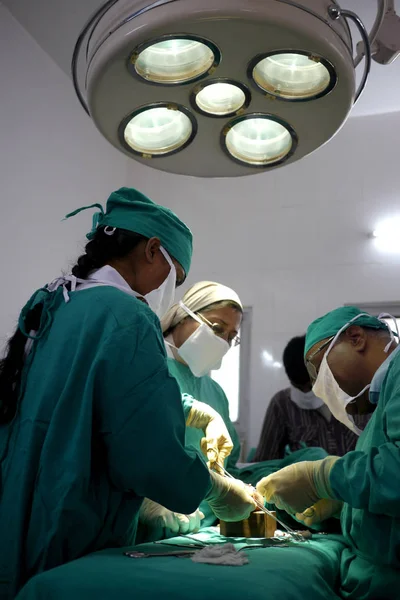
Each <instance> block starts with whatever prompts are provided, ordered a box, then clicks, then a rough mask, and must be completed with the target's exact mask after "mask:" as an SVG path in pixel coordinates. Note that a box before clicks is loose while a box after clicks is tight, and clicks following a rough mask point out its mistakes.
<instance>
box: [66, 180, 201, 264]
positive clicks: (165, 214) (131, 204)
mask: <svg viewBox="0 0 400 600" xmlns="http://www.w3.org/2000/svg"><path fill="white" fill-rule="evenodd" d="M88 208H98V209H99V211H100V212H97V213H95V214H94V215H93V224H92V230H91V231H90V233H88V234H87V236H86V237H87V238H88V239H89V240H90V239H92V238H93V236H94V234H95V233H96V231H97V228H98V227H107V226H108V227H118V228H119V229H127V230H128V231H132V232H134V233H139V234H140V235H143V236H144V237H146V238H152V237H157V238H159V239H160V241H161V244H162V246H163V247H164V248H165V249H166V250H167V252H168V254H170V256H172V257H173V258H175V260H177V261H178V263H179V264H180V265H182V267H183V268H184V269H185V273H186V275H187V274H188V273H189V270H190V264H191V261H192V253H193V246H192V239H193V238H192V233H191V231H190V229H189V228H188V227H187V226H186V225H185V223H183V222H182V221H181V220H180V219H178V217H177V216H176V215H175V213H173V212H172V211H171V210H169V208H165V206H160V205H159V204H155V203H154V202H153V201H152V200H150V199H149V198H147V197H146V196H145V195H144V194H141V193H140V192H138V191H137V190H135V189H133V188H125V187H124V188H121V189H119V190H117V191H116V192H113V193H112V194H111V196H110V197H109V199H108V200H107V208H106V211H105V212H104V209H103V207H102V206H101V204H91V205H90V206H82V208H78V209H77V210H74V212H72V213H69V214H68V215H67V216H66V217H65V218H66V219H68V218H69V217H73V216H75V215H76V214H78V213H79V212H81V211H82V210H86V209H88Z"/></svg>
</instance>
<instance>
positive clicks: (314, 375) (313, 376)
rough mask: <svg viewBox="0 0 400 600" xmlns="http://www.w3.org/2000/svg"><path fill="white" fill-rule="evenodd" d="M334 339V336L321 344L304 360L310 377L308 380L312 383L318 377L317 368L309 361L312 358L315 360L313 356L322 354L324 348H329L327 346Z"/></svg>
mask: <svg viewBox="0 0 400 600" xmlns="http://www.w3.org/2000/svg"><path fill="white" fill-rule="evenodd" d="M334 339H335V336H334V335H333V336H332V337H330V338H329V339H328V340H326V341H325V342H324V343H323V344H321V346H319V347H318V348H317V349H316V350H315V351H314V352H313V353H312V354H311V355H310V356H309V357H308V358H306V368H307V371H308V374H309V376H310V379H311V381H312V382H313V383H314V382H315V381H316V379H317V377H318V371H317V367H316V366H315V365H314V364H313V363H312V362H311V361H312V359H313V358H315V356H317V354H319V353H320V352H322V350H323V349H324V348H326V347H327V346H329V344H330V343H331V342H332V340H334Z"/></svg>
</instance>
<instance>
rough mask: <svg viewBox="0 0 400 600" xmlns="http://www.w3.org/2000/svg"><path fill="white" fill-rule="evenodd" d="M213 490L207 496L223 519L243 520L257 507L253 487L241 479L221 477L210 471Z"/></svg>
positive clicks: (214, 510)
mask: <svg viewBox="0 0 400 600" xmlns="http://www.w3.org/2000/svg"><path fill="white" fill-rule="evenodd" d="M210 477H211V483H212V487H211V491H210V492H209V494H208V496H207V497H206V498H205V499H206V500H207V501H208V503H209V505H210V508H211V510H212V511H213V513H214V515H215V516H216V517H217V518H218V519H221V521H243V520H244V519H248V518H249V516H250V515H251V513H252V512H253V511H254V510H255V509H256V508H257V507H256V503H255V502H254V500H253V498H252V496H251V494H252V491H251V488H250V487H249V486H248V485H246V484H245V483H243V481H240V480H239V479H231V478H229V477H221V475H218V474H217V473H213V472H210Z"/></svg>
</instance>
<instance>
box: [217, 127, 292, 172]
mask: <svg viewBox="0 0 400 600" xmlns="http://www.w3.org/2000/svg"><path fill="white" fill-rule="evenodd" d="M222 135H223V138H225V147H226V150H227V151H228V153H229V154H230V155H231V156H232V157H233V158H234V159H236V160H237V161H239V162H241V163H243V164H247V165H252V166H255V167H265V166H267V165H270V164H274V163H275V164H276V163H278V162H279V163H281V162H283V161H284V160H286V159H287V158H288V157H289V156H290V154H291V153H293V152H294V150H295V145H296V143H297V140H296V136H295V133H294V131H291V129H290V127H289V126H288V125H287V124H284V123H283V122H278V121H277V120H276V119H275V118H273V117H269V116H265V115H247V116H245V117H242V118H239V119H237V120H235V121H233V122H232V123H230V124H229V125H228V126H227V128H226V130H225V131H224V132H223V134H222Z"/></svg>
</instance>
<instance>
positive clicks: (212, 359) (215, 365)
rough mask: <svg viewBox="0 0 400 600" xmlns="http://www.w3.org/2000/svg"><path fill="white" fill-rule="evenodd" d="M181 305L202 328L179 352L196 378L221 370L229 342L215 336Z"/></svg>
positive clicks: (181, 303)
mask: <svg viewBox="0 0 400 600" xmlns="http://www.w3.org/2000/svg"><path fill="white" fill-rule="evenodd" d="M179 304H180V306H181V308H182V309H183V310H184V311H185V312H187V313H188V315H190V316H191V317H192V319H194V320H195V321H197V322H198V323H200V327H198V328H197V329H196V331H195V332H193V333H192V335H191V336H189V337H188V339H187V340H186V342H184V343H183V344H182V346H181V347H180V348H177V352H178V354H179V356H180V357H181V358H182V359H183V360H184V361H185V363H186V364H187V365H188V367H189V368H190V370H191V371H192V373H193V375H194V376H195V377H203V375H207V373H209V372H210V371H215V370H217V369H219V368H220V366H221V363H222V359H223V358H224V356H225V354H226V353H227V352H228V350H229V348H230V346H229V344H228V342H226V341H225V340H223V339H222V338H220V337H218V336H217V335H215V333H214V332H213V330H212V329H211V327H210V326H209V325H207V324H206V323H204V322H203V321H202V320H201V319H200V317H198V316H197V315H196V314H195V313H194V312H192V311H191V310H190V309H189V308H188V307H187V306H185V305H184V304H183V302H180V303H179Z"/></svg>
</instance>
